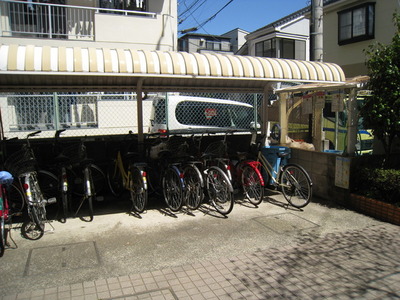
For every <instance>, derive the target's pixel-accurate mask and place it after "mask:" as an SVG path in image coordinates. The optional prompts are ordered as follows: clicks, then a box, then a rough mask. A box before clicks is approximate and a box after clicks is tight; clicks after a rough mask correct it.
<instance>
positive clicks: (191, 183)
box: [183, 165, 204, 210]
mask: <svg viewBox="0 0 400 300" xmlns="http://www.w3.org/2000/svg"><path fill="white" fill-rule="evenodd" d="M183 178H184V181H185V197H184V198H185V202H186V206H187V207H188V208H189V209H191V210H195V209H198V208H199V207H200V205H201V202H202V201H203V198H204V196H203V186H202V177H201V173H200V171H199V169H198V168H197V167H196V166H192V165H188V166H186V167H185V169H184V171H183Z"/></svg>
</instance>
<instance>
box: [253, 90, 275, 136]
mask: <svg viewBox="0 0 400 300" xmlns="http://www.w3.org/2000/svg"><path fill="white" fill-rule="evenodd" d="M272 91H273V89H272V83H271V82H270V83H268V84H267V85H266V86H265V87H264V94H263V101H262V103H261V119H262V126H261V134H262V135H263V136H265V138H266V139H267V138H268V135H269V121H268V105H269V96H270V94H272ZM256 126H257V124H256Z"/></svg>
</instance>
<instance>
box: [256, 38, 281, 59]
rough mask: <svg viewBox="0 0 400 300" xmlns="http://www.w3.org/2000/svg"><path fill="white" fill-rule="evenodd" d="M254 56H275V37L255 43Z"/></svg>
mask: <svg viewBox="0 0 400 300" xmlns="http://www.w3.org/2000/svg"><path fill="white" fill-rule="evenodd" d="M256 56H262V57H277V56H276V39H275V38H273V39H270V40H266V41H262V42H260V43H257V44H256Z"/></svg>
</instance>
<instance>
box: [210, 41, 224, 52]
mask: <svg viewBox="0 0 400 300" xmlns="http://www.w3.org/2000/svg"><path fill="white" fill-rule="evenodd" d="M206 49H207V50H221V43H220V42H210V41H206Z"/></svg>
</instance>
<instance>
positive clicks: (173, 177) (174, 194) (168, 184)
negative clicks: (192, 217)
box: [162, 167, 183, 211]
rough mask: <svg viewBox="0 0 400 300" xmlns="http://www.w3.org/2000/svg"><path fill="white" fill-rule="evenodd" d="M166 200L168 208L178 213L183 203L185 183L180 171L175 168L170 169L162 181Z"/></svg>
mask: <svg viewBox="0 0 400 300" xmlns="http://www.w3.org/2000/svg"><path fill="white" fill-rule="evenodd" d="M162 186H163V192H164V199H165V202H166V203H167V206H168V207H169V208H170V209H171V210H172V211H178V210H180V209H181V207H182V202H183V182H182V178H181V176H180V175H179V173H178V171H177V170H176V169H175V168H174V167H169V168H168V169H167V170H166V172H165V174H164V176H163V180H162Z"/></svg>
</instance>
